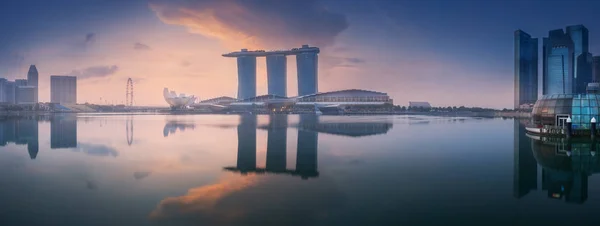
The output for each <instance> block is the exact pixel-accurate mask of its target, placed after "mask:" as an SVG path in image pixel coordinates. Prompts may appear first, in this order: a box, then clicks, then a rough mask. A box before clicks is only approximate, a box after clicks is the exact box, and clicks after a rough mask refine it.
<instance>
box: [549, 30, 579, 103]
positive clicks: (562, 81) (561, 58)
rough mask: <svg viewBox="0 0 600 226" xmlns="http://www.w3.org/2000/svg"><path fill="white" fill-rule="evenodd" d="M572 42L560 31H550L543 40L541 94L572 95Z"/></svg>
mask: <svg viewBox="0 0 600 226" xmlns="http://www.w3.org/2000/svg"><path fill="white" fill-rule="evenodd" d="M573 52H574V50H573V41H572V40H571V38H570V37H569V35H568V34H566V33H565V32H564V31H563V30H562V29H558V30H552V31H550V32H549V34H548V37H547V38H544V39H543V50H542V53H543V57H544V59H543V76H542V83H543V89H542V93H543V94H544V95H546V94H572V93H573V61H574V60H573Z"/></svg>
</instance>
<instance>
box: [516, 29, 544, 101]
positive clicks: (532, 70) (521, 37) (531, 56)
mask: <svg viewBox="0 0 600 226" xmlns="http://www.w3.org/2000/svg"><path fill="white" fill-rule="evenodd" d="M514 85H515V90H514V91H515V97H514V98H515V103H514V107H515V109H518V108H519V107H520V106H521V105H523V104H534V103H535V101H536V100H537V95H538V39H537V38H531V36H530V35H529V34H527V33H525V32H524V31H521V30H517V31H515V83H514Z"/></svg>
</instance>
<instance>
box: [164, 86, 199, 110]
mask: <svg viewBox="0 0 600 226" xmlns="http://www.w3.org/2000/svg"><path fill="white" fill-rule="evenodd" d="M163 96H164V97H165V101H167V103H168V104H169V105H170V106H171V108H185V107H188V106H190V105H191V104H193V103H194V101H196V97H195V96H194V95H191V96H186V95H185V94H183V93H181V94H179V96H177V93H176V92H175V91H169V89H168V88H165V89H164V90H163Z"/></svg>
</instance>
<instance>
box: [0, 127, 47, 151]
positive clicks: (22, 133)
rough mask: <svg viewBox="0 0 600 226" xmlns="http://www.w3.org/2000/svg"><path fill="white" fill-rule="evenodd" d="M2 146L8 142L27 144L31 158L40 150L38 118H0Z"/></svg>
mask: <svg viewBox="0 0 600 226" xmlns="http://www.w3.org/2000/svg"><path fill="white" fill-rule="evenodd" d="M0 133H2V134H0V146H6V144H8V143H15V144H17V145H27V151H28V152H29V157H30V158H31V159H35V158H37V154H38V151H39V140H38V120H37V119H36V118H34V117H19V118H4V119H1V120H0Z"/></svg>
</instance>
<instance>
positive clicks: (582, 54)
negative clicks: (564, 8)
mask: <svg viewBox="0 0 600 226" xmlns="http://www.w3.org/2000/svg"><path fill="white" fill-rule="evenodd" d="M567 34H568V35H569V37H571V40H572V41H573V61H574V64H573V77H574V84H573V85H574V91H573V92H574V93H585V88H586V87H587V84H588V83H590V82H592V77H593V76H592V55H591V54H590V53H589V31H588V29H587V28H586V27H585V26H583V25H574V26H568V27H567Z"/></svg>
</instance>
